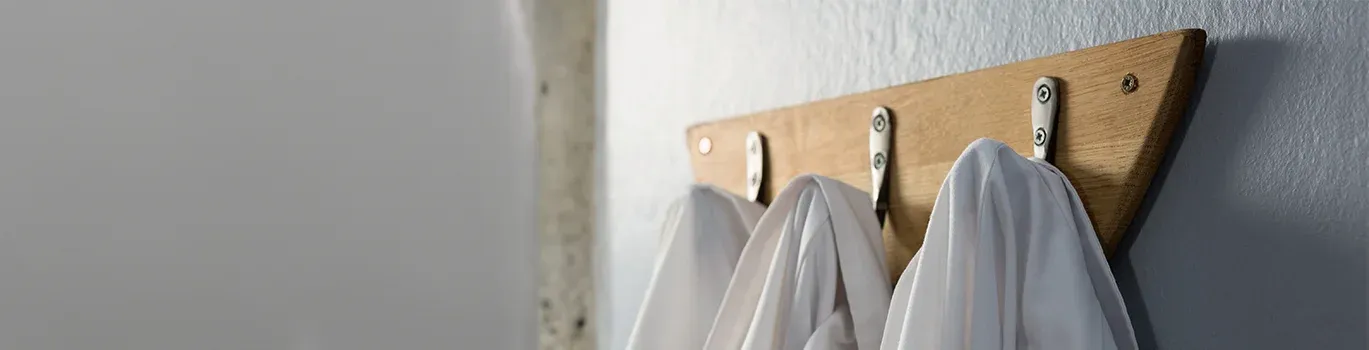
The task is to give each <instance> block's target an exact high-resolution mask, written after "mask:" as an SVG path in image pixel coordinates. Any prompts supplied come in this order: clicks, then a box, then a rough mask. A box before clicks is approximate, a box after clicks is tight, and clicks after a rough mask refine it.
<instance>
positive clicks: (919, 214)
mask: <svg viewBox="0 0 1369 350" xmlns="http://www.w3.org/2000/svg"><path fill="white" fill-rule="evenodd" d="M1206 41H1207V39H1206V33H1205V32H1204V31H1203V30H1201V29H1184V30H1176V31H1170V32H1165V33H1160V34H1155V35H1150V36H1145V37H1140V38H1136V39H1131V40H1126V41H1121V42H1117V43H1112V44H1107V45H1102V46H1097V47H1092V48H1087V49H1082V50H1077V51H1071V52H1066V53H1061V54H1057V55H1053V56H1048V57H1042V58H1037V59H1032V60H1027V61H1021V62H1016V63H1011V64H1007V65H1002V66H997V67H991V68H985V69H981V70H976V71H971V72H966V73H960V74H955V75H950V76H945V77H940V78H934V79H930V80H925V81H920V82H915V83H909V84H904V85H898V86H893V87H889V88H884V89H879V90H874V91H869V92H864V93H858V94H852V95H847V96H842V97H837V98H832V99H827V100H821V101H816V102H811V103H806V104H802V105H797V106H792V107H786V108H780V109H776V110H771V111H765V112H759V113H754V114H750V115H745V116H740V117H736V118H732V119H726V120H722V121H716V122H711V123H704V124H699V125H695V126H693V127H690V128H689V130H688V132H687V135H688V141H687V144H688V146H689V147H688V149H689V153H690V161H691V163H692V165H693V168H694V176H695V180H697V181H698V182H702V183H711V184H714V185H717V186H719V187H721V188H723V189H726V190H728V191H730V192H732V193H738V194H741V193H744V191H745V189H746V179H745V177H746V175H745V174H746V170H745V166H746V165H745V163H746V162H745V159H744V158H745V157H744V153H743V151H742V147H743V142H744V140H745V138H746V134H747V133H748V132H751V131H757V132H760V133H761V134H762V135H764V137H765V138H766V155H765V156H766V164H765V167H766V174H765V180H764V184H765V185H764V187H765V188H764V189H763V190H762V192H763V193H765V194H766V195H765V196H764V198H765V199H767V200H768V199H770V198H773V196H774V195H775V194H776V192H777V191H779V189H780V188H782V187H783V186H784V185H785V184H787V182H788V180H789V179H791V178H793V177H794V176H796V175H799V174H805V173H813V174H820V175H825V176H828V177H832V178H836V179H839V180H841V181H844V182H846V183H849V184H851V185H853V186H856V187H858V188H862V189H865V190H866V191H869V189H870V186H871V184H870V177H869V164H868V160H867V157H868V154H866V153H868V140H869V134H868V126H867V125H866V124H867V122H868V121H869V118H870V117H869V116H870V112H871V111H872V110H873V108H875V107H877V106H885V107H887V108H889V109H890V110H891V111H892V113H893V117H892V125H893V132H894V136H893V150H892V151H891V153H892V155H891V157H890V159H891V163H890V165H889V171H890V172H891V173H890V175H889V193H888V194H889V199H890V203H889V214H888V215H889V220H890V221H889V222H888V223H887V225H886V227H885V231H884V238H885V239H884V242H885V250H886V252H887V256H886V258H887V259H888V261H889V268H890V274H891V275H892V276H891V277H894V278H897V276H898V275H899V274H901V273H902V271H903V268H904V266H905V265H906V264H907V262H908V260H909V259H911V258H912V256H913V254H914V253H916V252H917V250H918V248H920V247H921V245H922V237H923V234H924V233H925V231H926V226H927V220H928V217H929V215H930V213H931V210H932V205H933V203H934V202H935V200H936V195H937V191H938V190H939V189H940V187H941V182H942V180H943V179H945V177H946V173H947V172H948V171H949V170H950V168H951V165H952V164H953V163H954V162H955V160H956V158H957V157H958V156H959V155H960V153H961V151H963V150H964V149H965V147H966V146H967V145H969V144H970V142H971V141H974V140H975V139H978V138H981V137H987V138H992V139H997V140H999V141H1003V142H1004V143H1006V144H1008V145H1009V146H1011V147H1012V148H1013V149H1014V150H1015V151H1017V152H1018V153H1019V154H1022V155H1024V156H1030V154H1031V151H1032V140H1031V139H1032V133H1031V120H1030V119H1031V112H1030V108H1031V105H1030V98H1031V89H1032V86H1033V83H1034V82H1035V81H1036V79H1037V78H1038V77H1041V76H1050V77H1055V78H1057V79H1058V80H1059V82H1060V90H1061V91H1060V93H1061V94H1062V95H1061V99H1060V106H1059V118H1058V122H1057V123H1058V124H1057V126H1056V128H1057V130H1056V136H1055V138H1056V139H1055V151H1054V152H1055V155H1054V162H1053V163H1054V164H1055V165H1056V166H1057V167H1059V168H1060V169H1061V170H1062V171H1063V172H1064V173H1065V174H1066V175H1067V176H1069V178H1070V181H1071V182H1072V183H1073V184H1074V187H1075V189H1076V190H1077V191H1078V192H1079V195H1080V197H1081V198H1082V200H1083V202H1084V207H1085V210H1087V211H1088V213H1089V217H1090V219H1091V220H1092V221H1093V225H1094V229H1095V230H1096V231H1097V233H1098V236H1099V241H1100V243H1101V244H1102V245H1103V247H1104V250H1105V251H1106V252H1107V253H1108V255H1109V256H1111V254H1112V252H1113V251H1114V250H1115V249H1116V247H1117V244H1118V243H1119V242H1120V241H1121V238H1122V235H1123V233H1124V232H1126V228H1127V226H1128V225H1129V224H1130V223H1131V219H1132V216H1133V215H1134V214H1135V212H1136V210H1137V208H1138V207H1139V206H1140V203H1141V201H1142V200H1143V199H1144V198H1145V194H1146V189H1147V188H1148V187H1149V186H1150V182H1151V177H1152V176H1154V175H1155V171H1156V168H1157V167H1158V166H1159V164H1160V161H1161V158H1163V157H1164V153H1165V148H1166V147H1168V145H1169V140H1170V135H1171V134H1172V132H1173V130H1174V125H1175V124H1176V123H1177V122H1178V121H1179V118H1182V117H1183V114H1184V112H1185V110H1186V108H1187V106H1188V97H1189V90H1190V89H1191V87H1192V86H1193V81H1194V77H1195V74H1196V73H1197V71H1198V67H1199V65H1201V64H1202V58H1203V47H1204V45H1205V44H1206ZM1128 74H1131V75H1133V76H1134V77H1135V78H1136V88H1135V89H1134V91H1132V92H1130V93H1128V92H1124V91H1123V90H1124V89H1123V88H1122V84H1123V83H1122V82H1123V80H1124V77H1125V76H1126V75H1128ZM703 138H708V139H709V142H710V143H711V146H712V147H711V150H710V152H708V153H707V154H703V153H700V152H699V151H698V150H697V149H695V147H694V146H695V145H697V144H698V143H699V141H700V140H701V139H703Z"/></svg>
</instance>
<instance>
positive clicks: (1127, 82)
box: [1122, 74, 1140, 94]
mask: <svg viewBox="0 0 1369 350" xmlns="http://www.w3.org/2000/svg"><path fill="white" fill-rule="evenodd" d="M1137 87H1140V81H1138V80H1136V76H1135V75H1131V74H1127V75H1126V76H1124V77H1122V93H1124V94H1129V93H1132V92H1135V91H1136V88H1137Z"/></svg>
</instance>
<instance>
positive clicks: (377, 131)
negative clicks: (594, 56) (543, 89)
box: [0, 0, 536, 350]
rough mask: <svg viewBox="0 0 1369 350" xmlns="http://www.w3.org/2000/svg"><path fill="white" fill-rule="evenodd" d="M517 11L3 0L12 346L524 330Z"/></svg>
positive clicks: (4, 180)
mask: <svg viewBox="0 0 1369 350" xmlns="http://www.w3.org/2000/svg"><path fill="white" fill-rule="evenodd" d="M514 13H517V12H516V10H515V9H512V8H510V7H509V5H508V4H506V3H504V2H501V1H453V0H391V1H361V0H328V1H324V0H288V1H281V0H234V1H202V0H190V1H185V0H123V1H85V0H45V1H4V2H0V349H14V350H39V349H53V350H79V349H129V350H150V349H157V350H163V349H165V350H169V349H232V350H238V349H292V350H311V349H330V350H331V349H531V348H534V347H535V345H536V337H535V329H536V328H535V322H534V321H535V318H536V316H535V315H536V310H535V305H536V301H535V300H536V298H535V290H534V288H535V284H534V283H535V281H536V274H535V266H536V265H535V264H536V255H535V254H536V246H535V228H534V225H533V219H534V217H535V216H534V215H535V206H534V205H535V202H534V200H535V198H534V192H533V191H534V189H535V184H536V181H535V179H536V176H535V173H534V167H535V164H536V158H535V157H534V156H535V153H534V145H535V143H534V142H535V140H534V139H533V131H534V129H533V124H532V123H533V120H532V107H531V106H532V88H531V87H532V86H533V84H532V80H531V79H532V76H531V73H530V57H529V54H528V52H527V47H526V40H525V38H522V37H521V35H520V34H519V33H517V31H518V28H523V26H522V25H521V24H519V23H514V21H515V20H514V18H515V17H514V15H513V14H514Z"/></svg>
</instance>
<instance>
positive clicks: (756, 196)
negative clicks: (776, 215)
mask: <svg viewBox="0 0 1369 350" xmlns="http://www.w3.org/2000/svg"><path fill="white" fill-rule="evenodd" d="M764 182H765V142H764V139H763V138H761V134H760V133H758V132H755V131H752V132H750V133H747V134H746V199H747V200H749V201H752V202H756V201H758V200H760V198H761V184H762V183H764Z"/></svg>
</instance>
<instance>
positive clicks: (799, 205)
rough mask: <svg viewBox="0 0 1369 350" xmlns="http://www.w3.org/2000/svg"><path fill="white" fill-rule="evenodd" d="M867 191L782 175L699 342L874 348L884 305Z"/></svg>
mask: <svg viewBox="0 0 1369 350" xmlns="http://www.w3.org/2000/svg"><path fill="white" fill-rule="evenodd" d="M887 271H888V270H887V268H886V267H885V265H884V242H883V240H882V238H881V236H880V227H879V223H878V222H877V221H875V213H874V209H873V208H871V206H870V196H869V194H866V193H865V192H863V191H861V190H859V189H856V188H854V187H851V186H849V185H846V184H844V183H841V182H839V181H836V180H832V179H829V178H826V177H822V176H816V175H803V176H799V177H797V178H795V179H794V180H792V181H790V183H789V185H787V186H785V188H784V190H783V191H781V192H780V194H779V196H777V198H776V199H775V201H774V202H773V203H771V204H770V208H769V210H767V211H766V212H765V215H764V216H762V217H761V221H760V223H759V224H757V226H756V229H755V230H754V231H752V234H751V239H750V240H749V241H747V243H746V248H745V249H743V250H742V256H741V260H739V261H738V262H737V270H736V273H734V274H733V275H732V282H731V283H730V284H729V285H728V289H727V295H726V296H725V297H724V299H723V304H722V308H721V309H720V310H719V311H718V317H717V320H716V321H714V324H713V330H712V331H711V332H710V333H709V336H708V343H707V345H706V346H705V347H704V348H705V349H720V350H736V349H761V350H770V349H813V350H818V349H875V348H876V347H878V346H879V345H878V344H879V341H880V332H881V331H882V330H883V329H882V328H883V325H884V316H885V313H886V312H888V307H889V295H890V290H889V289H890V288H889V274H888V273H887Z"/></svg>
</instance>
